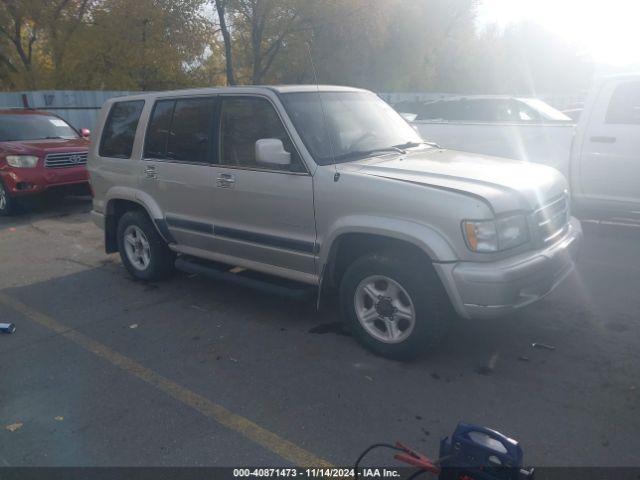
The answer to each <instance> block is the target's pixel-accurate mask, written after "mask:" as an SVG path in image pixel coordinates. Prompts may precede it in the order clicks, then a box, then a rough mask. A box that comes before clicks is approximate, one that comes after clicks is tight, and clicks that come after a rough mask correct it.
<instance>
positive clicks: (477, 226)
mask: <svg viewBox="0 0 640 480" xmlns="http://www.w3.org/2000/svg"><path fill="white" fill-rule="evenodd" d="M462 230H463V232H464V237H465V240H466V242H467V246H468V247H469V249H470V250H472V251H474V252H480V253H485V252H499V251H501V250H508V249H510V248H514V247H517V246H518V245H522V244H523V243H526V242H527V241H528V240H529V231H528V227H527V219H526V218H525V217H524V215H513V216H511V217H504V218H500V219H497V220H480V221H473V220H467V221H464V222H462Z"/></svg>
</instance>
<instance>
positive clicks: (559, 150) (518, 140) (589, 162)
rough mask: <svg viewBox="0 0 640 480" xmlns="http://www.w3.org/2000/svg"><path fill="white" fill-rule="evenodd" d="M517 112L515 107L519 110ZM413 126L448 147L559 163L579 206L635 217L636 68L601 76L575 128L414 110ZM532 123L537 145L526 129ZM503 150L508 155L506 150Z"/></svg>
mask: <svg viewBox="0 0 640 480" xmlns="http://www.w3.org/2000/svg"><path fill="white" fill-rule="evenodd" d="M514 100H517V99H514ZM400 110H402V108H400ZM518 110H519V109H516V110H514V112H516V114H517V115H521V114H520V113H517V112H518ZM405 118H407V116H406V115H405ZM521 119H523V120H524V119H526V117H521ZM412 124H413V126H414V127H415V128H416V129H417V130H418V131H419V132H420V134H421V135H422V137H423V138H424V139H425V140H427V141H434V142H437V143H438V144H441V145H442V146H444V147H447V148H453V149H457V150H463V151H469V152H474V153H484V154H492V155H499V156H507V157H511V158H516V159H519V160H528V161H532V162H536V163H544V164H547V165H550V166H553V167H555V168H557V169H558V170H560V171H561V172H562V173H563V174H564V175H565V177H566V178H567V180H568V181H569V184H570V188H571V194H572V197H573V205H574V207H575V209H576V210H577V211H583V212H589V213H590V214H593V213H597V214H600V215H602V214H604V215H607V216H609V215H615V216H623V217H625V218H634V219H637V218H640V74H627V75H615V76H610V77H604V78H601V79H599V80H598V81H597V82H596V83H595V85H594V87H593V89H592V90H591V92H590V94H589V96H588V98H587V101H586V103H585V106H584V111H583V112H582V114H581V116H580V120H579V121H578V124H577V125H576V126H573V125H571V124H570V123H568V122H561V121H560V120H558V121H557V123H555V124H554V122H553V121H545V122H544V125H543V126H541V125H540V124H539V122H529V121H522V122H519V123H513V122H512V123H511V124H508V125H507V123H506V122H505V123H504V124H495V123H494V124H489V123H488V122H484V123H483V122H477V123H470V122H435V121H420V120H419V117H418V116H416V117H415V118H414V119H413V121H412ZM527 124H529V125H530V126H527ZM541 128H542V130H540V129H541ZM528 129H531V130H528ZM535 129H537V132H538V133H539V135H538V142H539V143H540V146H539V149H536V148H535V146H534V143H535V141H536V139H535V137H534V136H532V135H530V134H528V131H535ZM483 136H484V137H485V140H482V138H483ZM518 145H520V146H521V148H520V149H518ZM501 149H502V150H501ZM505 149H506V150H507V151H510V152H512V153H511V154H505ZM545 151H546V152H547V153H546V154H545V153H544V152H545Z"/></svg>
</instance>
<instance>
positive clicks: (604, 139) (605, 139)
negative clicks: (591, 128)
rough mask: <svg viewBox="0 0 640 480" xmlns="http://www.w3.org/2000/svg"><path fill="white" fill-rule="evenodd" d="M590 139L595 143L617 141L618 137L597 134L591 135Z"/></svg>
mask: <svg viewBox="0 0 640 480" xmlns="http://www.w3.org/2000/svg"><path fill="white" fill-rule="evenodd" d="M589 140H591V141H592V142H595V143H616V137H607V136H595V137H591V138H590V139H589Z"/></svg>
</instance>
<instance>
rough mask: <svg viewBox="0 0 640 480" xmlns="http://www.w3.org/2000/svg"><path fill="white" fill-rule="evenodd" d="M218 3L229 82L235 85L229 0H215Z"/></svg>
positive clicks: (217, 8)
mask: <svg viewBox="0 0 640 480" xmlns="http://www.w3.org/2000/svg"><path fill="white" fill-rule="evenodd" d="M214 3H215V5H216V11H217V12H218V22H219V23H220V31H221V32H222V39H223V41H224V56H225V64H226V73H227V84H228V85H235V84H236V78H235V75H234V73H233V53H232V50H231V34H230V33H229V27H228V26H227V19H226V14H227V12H226V10H227V4H228V0H214Z"/></svg>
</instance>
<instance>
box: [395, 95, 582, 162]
mask: <svg viewBox="0 0 640 480" xmlns="http://www.w3.org/2000/svg"><path fill="white" fill-rule="evenodd" d="M395 108H396V110H398V111H399V112H400V113H401V115H402V116H403V117H404V118H405V119H406V120H408V121H409V122H411V124H412V125H413V126H414V127H415V128H416V129H417V130H418V132H419V133H420V135H421V136H422V137H423V138H424V139H425V140H427V141H430V142H435V143H437V144H438V145H440V146H442V147H444V148H452V149H456V150H462V151H466V152H473V153H482V154H485V155H493V156H497V157H505V158H511V159H515V160H526V161H530V162H535V163H543V164H545V165H549V166H551V167H554V168H557V169H560V167H561V166H562V164H564V163H566V161H567V158H569V152H570V150H571V139H572V137H573V134H574V128H575V124H574V122H573V120H571V118H569V117H568V116H566V115H564V114H563V113H562V112H560V111H558V110H556V109H555V108H553V107H551V106H550V105H548V104H546V103H544V102H543V101H542V100H539V99H535V98H516V97H506V96H496V95H491V96H488V95H483V96H465V97H446V98H442V99H440V100H435V101H431V102H426V103H422V104H416V103H413V104H411V103H408V102H403V103H402V104H398V105H396V106H395Z"/></svg>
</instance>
